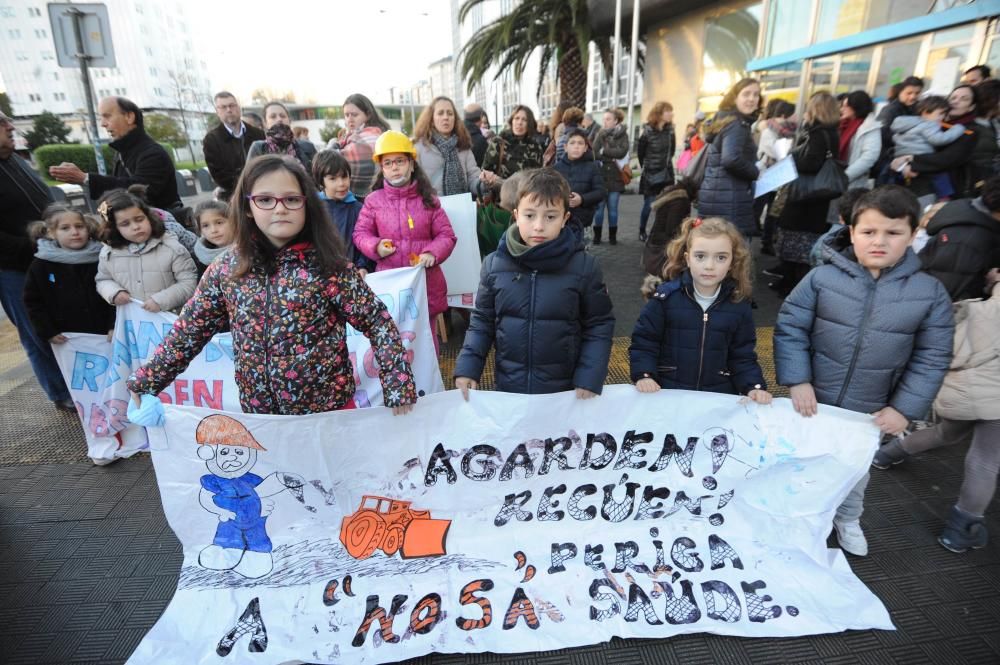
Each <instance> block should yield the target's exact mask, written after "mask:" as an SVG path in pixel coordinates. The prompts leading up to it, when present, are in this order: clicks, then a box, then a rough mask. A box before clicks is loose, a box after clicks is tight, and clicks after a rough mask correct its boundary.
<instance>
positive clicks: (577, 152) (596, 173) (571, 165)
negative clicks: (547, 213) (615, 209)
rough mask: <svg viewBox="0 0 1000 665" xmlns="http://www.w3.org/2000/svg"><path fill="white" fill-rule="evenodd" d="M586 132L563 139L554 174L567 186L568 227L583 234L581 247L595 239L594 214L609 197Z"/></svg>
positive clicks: (572, 132) (576, 132) (578, 131)
mask: <svg viewBox="0 0 1000 665" xmlns="http://www.w3.org/2000/svg"><path fill="white" fill-rule="evenodd" d="M593 155H594V153H593V151H592V150H591V149H590V144H589V143H588V142H587V132H585V131H583V130H582V129H574V130H571V131H570V132H569V133H568V134H567V135H566V151H565V153H564V154H563V156H562V157H560V158H559V159H558V160H557V161H556V164H555V169H556V171H558V172H559V174H560V175H561V176H562V177H564V178H566V182H568V183H569V190H570V195H569V214H570V219H569V224H570V225H572V226H573V227H576V228H578V229H579V230H580V231H581V232H582V234H583V236H582V237H583V241H584V242H583V244H584V246H589V245H590V241H591V240H592V239H593V236H594V229H593V224H594V210H596V209H597V205H598V204H599V203H600V202H601V201H603V200H604V197H606V196H607V195H608V193H607V190H605V189H604V176H603V175H602V173H601V167H600V166H598V164H597V162H595V161H594V156H593Z"/></svg>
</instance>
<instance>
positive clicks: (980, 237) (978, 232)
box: [919, 176, 1000, 302]
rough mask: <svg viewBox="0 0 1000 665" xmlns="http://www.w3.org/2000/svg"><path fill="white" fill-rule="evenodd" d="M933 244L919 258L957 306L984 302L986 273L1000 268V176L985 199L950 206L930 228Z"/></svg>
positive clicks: (985, 191)
mask: <svg viewBox="0 0 1000 665" xmlns="http://www.w3.org/2000/svg"><path fill="white" fill-rule="evenodd" d="M927 235H929V236H930V240H929V241H928V242H927V245H925V246H924V248H923V249H922V250H921V252H920V254H919V257H920V262H921V264H923V267H924V271H925V272H928V273H930V274H931V275H934V276H935V277H937V278H938V279H939V280H941V283H942V284H944V288H946V289H947V290H948V295H949V296H951V299H952V301H953V302H957V301H959V300H966V299H968V298H982V297H983V296H984V295H985V294H984V293H983V286H985V284H986V273H987V272H989V271H990V269H991V268H996V267H1000V176H993V177H992V178H990V179H989V180H987V181H986V183H985V184H984V185H983V195H982V196H980V197H979V198H976V199H959V200H957V201H951V202H949V203H946V204H945V205H944V207H942V208H941V209H940V210H938V212H937V213H936V214H935V215H934V216H933V217H932V218H931V220H930V222H929V223H928V224H927Z"/></svg>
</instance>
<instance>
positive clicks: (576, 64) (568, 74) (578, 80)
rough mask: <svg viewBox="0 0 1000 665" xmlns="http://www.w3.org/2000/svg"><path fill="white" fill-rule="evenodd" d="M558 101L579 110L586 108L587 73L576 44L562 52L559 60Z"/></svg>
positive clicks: (573, 43)
mask: <svg viewBox="0 0 1000 665" xmlns="http://www.w3.org/2000/svg"><path fill="white" fill-rule="evenodd" d="M559 101H561V102H568V103H569V104H571V105H572V106H576V107H579V108H581V109H586V108H587V71H586V70H585V69H584V68H583V58H582V56H581V53H580V49H579V47H578V46H577V44H576V42H572V43H571V44H569V45H568V46H567V47H566V48H565V49H564V50H563V56H562V59H560V60H559Z"/></svg>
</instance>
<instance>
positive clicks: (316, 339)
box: [128, 155, 417, 427]
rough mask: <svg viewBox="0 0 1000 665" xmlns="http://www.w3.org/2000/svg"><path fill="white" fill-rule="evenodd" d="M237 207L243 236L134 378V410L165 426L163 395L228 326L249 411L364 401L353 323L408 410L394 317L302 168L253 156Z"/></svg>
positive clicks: (388, 387) (398, 407) (293, 410)
mask: <svg viewBox="0 0 1000 665" xmlns="http://www.w3.org/2000/svg"><path fill="white" fill-rule="evenodd" d="M230 215H231V217H232V219H233V221H234V223H235V224H236V227H237V231H236V243H235V245H234V246H233V248H232V249H231V250H230V251H229V252H228V253H227V254H225V255H224V256H222V257H220V258H219V259H218V260H216V261H214V262H213V263H212V265H210V266H209V267H208V270H207V271H206V272H205V275H204V276H203V277H202V279H201V282H200V284H199V286H198V290H197V291H196V292H195V294H194V297H192V298H191V300H190V301H189V302H188V304H187V305H185V306H184V309H183V311H182V312H181V315H180V318H178V319H177V321H176V323H175V324H174V327H173V329H172V330H171V331H170V332H169V333H168V334H167V336H166V337H165V339H164V341H163V344H162V345H161V346H160V347H159V348H158V349H157V350H156V353H155V354H154V355H153V357H152V358H151V359H150V360H149V362H148V363H147V364H146V365H145V366H143V367H141V368H140V369H139V370H138V371H137V372H136V373H135V374H134V375H133V376H132V377H130V379H129V381H128V386H129V389H130V390H131V391H132V392H133V399H134V401H136V402H137V403H138V404H139V407H138V408H132V407H130V408H129V419H130V420H131V421H132V422H134V423H137V424H140V425H144V426H147V427H148V426H151V425H159V424H162V410H163V407H162V405H161V403H160V400H159V399H157V397H156V395H157V394H158V393H159V392H160V391H161V390H163V389H164V388H165V387H166V386H168V385H169V384H170V383H171V382H172V381H173V380H174V378H175V377H176V376H177V375H178V374H180V373H181V372H183V371H184V369H185V368H186V367H187V366H188V364H189V363H190V362H191V360H192V359H193V358H194V357H195V356H196V355H198V353H199V352H200V351H201V349H202V348H203V347H204V346H205V344H206V343H207V342H208V341H209V340H210V339H211V338H212V335H214V334H216V333H218V332H223V331H225V330H230V331H231V332H232V335H233V354H234V358H233V359H234V361H235V364H236V385H237V387H238V388H239V393H240V406H241V407H242V409H243V411H244V412H246V413H276V414H292V415H297V414H305V413H319V412H323V411H335V410H338V409H350V408H354V406H355V404H354V392H355V383H354V370H353V367H352V365H351V359H350V357H349V355H348V351H347V332H346V325H347V324H348V323H349V324H351V326H352V327H354V329H356V330H357V331H359V332H361V333H362V334H364V335H365V336H366V337H368V339H369V340H370V341H371V345H372V351H373V352H374V354H375V364H376V365H377V366H378V371H379V377H380V379H381V381H382V390H383V397H384V402H385V405H386V406H389V407H392V409H393V413H395V414H400V413H407V412H409V411H410V409H411V408H412V405H413V403H414V402H416V399H417V395H416V388H415V387H414V383H413V375H412V373H411V371H410V366H409V363H407V361H406V356H405V351H404V349H403V344H402V340H401V339H400V335H399V331H398V329H397V328H396V324H395V323H394V322H393V320H392V317H391V316H390V314H389V312H388V311H387V310H386V308H385V305H383V304H382V301H381V300H379V299H378V298H377V297H376V296H375V294H374V293H372V291H371V289H370V288H368V285H367V284H365V281H364V279H363V278H362V277H361V275H360V273H359V272H358V270H357V269H356V268H355V267H354V266H353V265H352V264H351V262H350V261H349V260H348V258H347V255H346V251H345V245H344V241H343V239H341V237H340V235H339V234H338V233H337V229H336V227H335V226H334V225H333V224H332V223H331V222H330V219H329V217H328V216H327V214H326V211H325V210H324V207H323V202H322V201H321V200H320V198H319V196H318V195H317V193H316V187H315V186H314V185H313V183H312V179H311V178H310V177H309V176H307V175H306V172H305V171H304V170H303V169H302V166H301V165H300V164H299V163H298V162H297V161H295V160H292V159H290V158H288V157H283V156H279V155H265V156H262V157H258V158H256V159H254V160H251V161H250V162H248V163H247V167H246V168H245V169H244V171H243V174H242V175H241V176H240V180H239V183H238V184H237V186H236V191H235V192H234V193H233V198H232V205H231V210H230ZM136 394H138V395H141V396H142V397H141V400H140V399H138V398H136Z"/></svg>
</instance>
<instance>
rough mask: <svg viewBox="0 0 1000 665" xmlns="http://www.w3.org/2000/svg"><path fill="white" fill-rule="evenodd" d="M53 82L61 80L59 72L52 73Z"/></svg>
mask: <svg viewBox="0 0 1000 665" xmlns="http://www.w3.org/2000/svg"><path fill="white" fill-rule="evenodd" d="M52 80H53V81H58V80H59V72H52Z"/></svg>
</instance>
